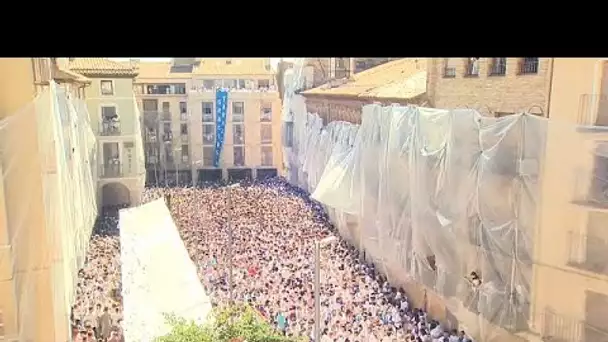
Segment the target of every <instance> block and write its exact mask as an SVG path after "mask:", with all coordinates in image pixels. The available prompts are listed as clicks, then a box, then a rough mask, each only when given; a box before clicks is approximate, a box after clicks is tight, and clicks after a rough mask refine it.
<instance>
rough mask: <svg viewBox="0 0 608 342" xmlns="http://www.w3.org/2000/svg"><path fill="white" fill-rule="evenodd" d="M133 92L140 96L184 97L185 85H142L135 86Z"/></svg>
mask: <svg viewBox="0 0 608 342" xmlns="http://www.w3.org/2000/svg"><path fill="white" fill-rule="evenodd" d="M135 92H136V93H137V94H142V95H186V84H185V83H174V84H148V85H145V84H144V85H141V86H136V87H135Z"/></svg>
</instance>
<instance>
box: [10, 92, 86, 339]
mask: <svg viewBox="0 0 608 342" xmlns="http://www.w3.org/2000/svg"><path fill="white" fill-rule="evenodd" d="M0 151H1V159H2V167H1V172H2V177H3V189H2V190H3V191H1V194H0V195H3V196H0V197H2V199H3V202H4V203H3V206H2V210H5V212H4V213H5V216H6V220H5V221H3V222H2V225H5V226H4V227H0V234H4V233H5V232H6V235H4V238H6V243H7V244H6V245H4V246H0V247H1V248H2V251H3V254H2V255H0V258H1V259H0V265H1V266H0V268H1V269H2V270H3V271H5V272H6V273H3V276H4V275H8V276H10V277H11V278H8V279H2V282H3V283H2V285H3V286H2V289H0V290H1V291H2V293H1V294H0V296H2V299H0V302H4V305H2V306H0V307H1V309H2V310H3V324H4V326H3V328H4V329H3V330H4V333H5V335H6V336H5V337H6V338H7V340H11V339H15V340H18V341H30V340H31V341H41V340H43V338H42V337H41V336H44V338H45V339H47V340H55V338H54V337H52V335H53V334H54V335H55V336H56V337H57V338H59V337H60V336H65V335H64V334H65V333H66V331H67V329H68V327H69V320H68V316H69V312H70V305H71V303H72V302H73V298H74V287H75V282H76V279H77V271H78V269H79V267H81V266H82V265H83V263H84V256H85V253H86V248H87V244H88V240H89V237H90V234H91V229H92V227H93V224H94V221H95V218H96V216H97V205H96V196H95V193H96V182H97V180H96V179H95V178H94V177H95V176H94V174H93V173H92V172H91V170H92V168H93V167H94V166H95V165H96V164H95V163H96V161H95V155H96V141H95V136H94V134H93V131H92V129H91V126H90V124H89V116H88V112H87V110H86V106H85V105H84V103H82V102H80V101H78V100H76V99H73V100H72V99H69V98H68V95H67V94H66V92H65V91H64V90H63V89H62V88H60V87H58V86H57V85H56V84H54V83H51V84H50V86H49V87H48V88H47V89H46V90H44V91H43V92H42V93H41V94H39V95H38V96H37V97H36V98H35V99H34V100H33V101H32V102H31V103H29V104H28V105H26V106H25V107H24V108H22V109H21V110H20V111H19V112H18V113H15V114H14V115H11V116H9V117H8V118H6V119H5V120H3V121H2V122H0ZM0 216H3V215H2V214H0ZM3 219H4V218H3ZM4 228H6V229H4ZM2 240H3V237H2V236H1V235H0V245H3V244H4V242H2Z"/></svg>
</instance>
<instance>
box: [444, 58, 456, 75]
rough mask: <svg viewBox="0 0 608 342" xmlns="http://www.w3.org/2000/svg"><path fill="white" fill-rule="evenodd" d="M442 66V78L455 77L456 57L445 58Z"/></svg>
mask: <svg viewBox="0 0 608 342" xmlns="http://www.w3.org/2000/svg"><path fill="white" fill-rule="evenodd" d="M443 63H444V66H443V77H444V78H453V77H456V64H455V63H456V59H455V58H446V59H445V60H444V61H443Z"/></svg>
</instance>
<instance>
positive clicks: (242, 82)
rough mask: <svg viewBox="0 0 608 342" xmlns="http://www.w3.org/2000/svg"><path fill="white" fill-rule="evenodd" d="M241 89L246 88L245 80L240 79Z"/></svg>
mask: <svg viewBox="0 0 608 342" xmlns="http://www.w3.org/2000/svg"><path fill="white" fill-rule="evenodd" d="M239 89H245V80H239Z"/></svg>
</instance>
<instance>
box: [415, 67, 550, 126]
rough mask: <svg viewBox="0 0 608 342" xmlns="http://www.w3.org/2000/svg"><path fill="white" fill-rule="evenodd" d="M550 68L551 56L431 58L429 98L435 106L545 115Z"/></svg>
mask: <svg viewBox="0 0 608 342" xmlns="http://www.w3.org/2000/svg"><path fill="white" fill-rule="evenodd" d="M552 69H553V59H552V58H506V57H498V58H478V57H470V58H430V59H429V60H428V79H427V80H428V84H427V92H428V97H429V101H430V104H431V105H432V106H433V107H435V108H472V109H477V110H478V111H480V112H481V113H484V114H486V115H491V116H504V115H509V114H514V113H522V112H528V113H533V114H537V115H541V116H546V113H547V108H548V104H549V92H550V87H551V78H552Z"/></svg>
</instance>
